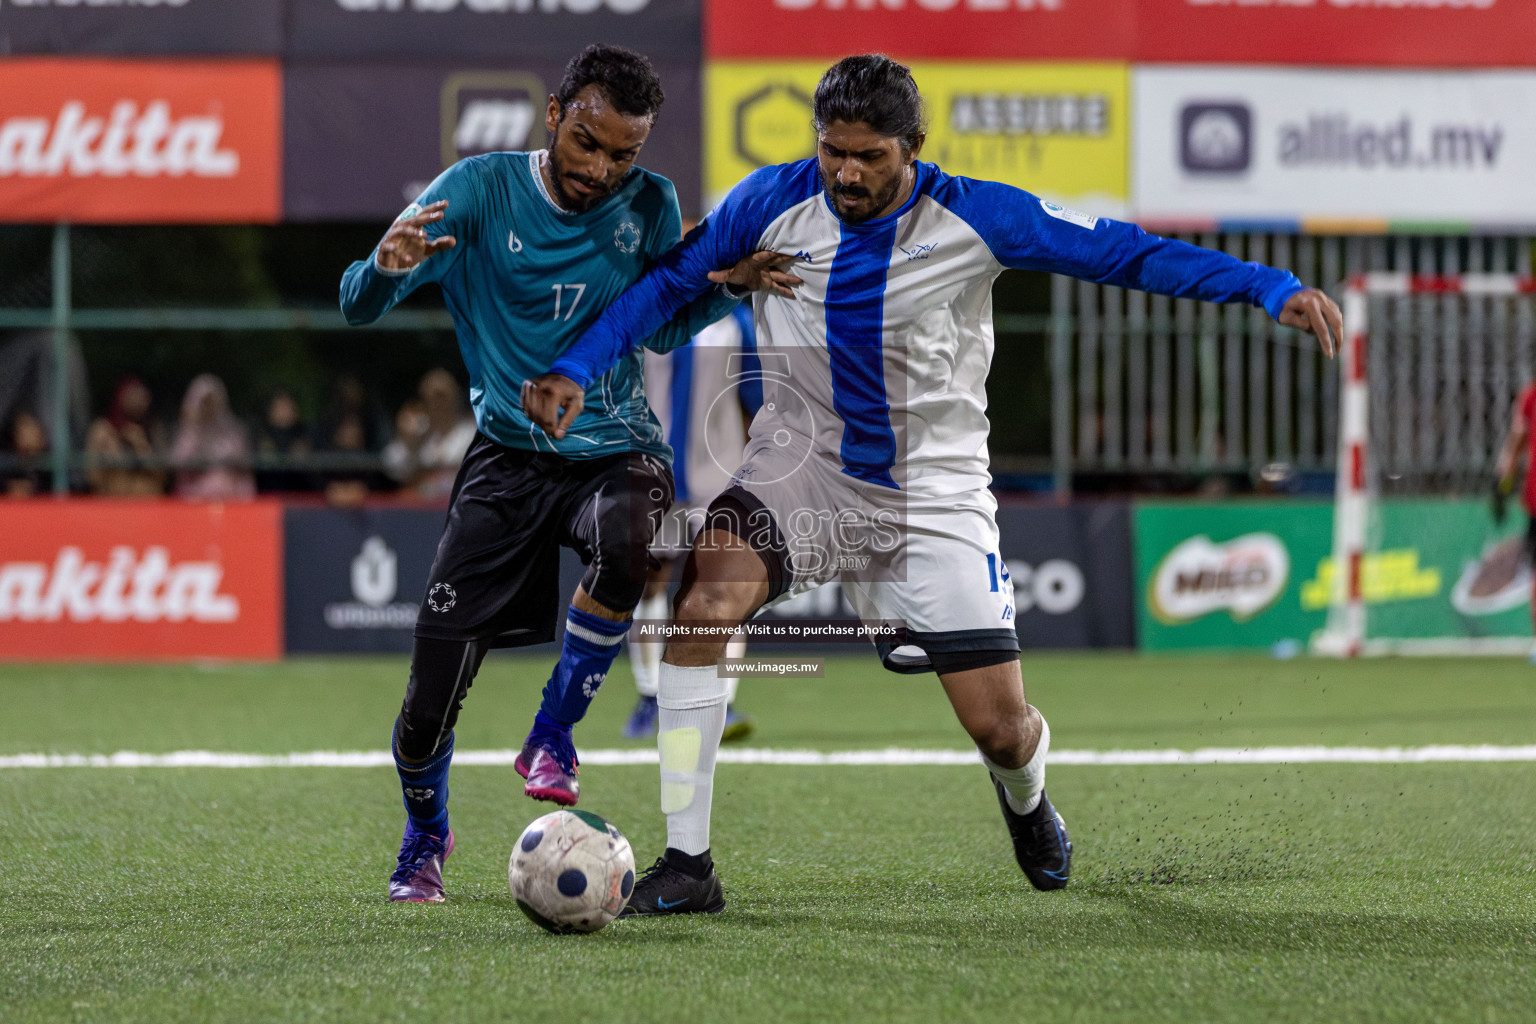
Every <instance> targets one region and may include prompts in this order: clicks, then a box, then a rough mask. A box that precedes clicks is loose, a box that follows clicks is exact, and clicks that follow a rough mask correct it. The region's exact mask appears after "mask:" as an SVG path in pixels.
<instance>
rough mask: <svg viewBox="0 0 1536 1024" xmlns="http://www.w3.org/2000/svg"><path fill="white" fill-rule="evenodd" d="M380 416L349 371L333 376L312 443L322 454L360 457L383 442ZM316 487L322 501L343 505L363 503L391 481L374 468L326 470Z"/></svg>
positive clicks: (388, 486) (385, 488)
mask: <svg viewBox="0 0 1536 1024" xmlns="http://www.w3.org/2000/svg"><path fill="white" fill-rule="evenodd" d="M382 420H383V416H382V415H381V414H380V413H379V411H378V410H377V408H376V407H374V406H373V405H372V403H371V402H370V401H369V396H368V391H367V389H365V388H364V387H363V384H362V382H361V381H360V380H358V379H357V378H356V377H354V376H353V375H352V374H350V373H344V374H342V375H341V376H339V377H337V378H336V382H335V384H333V385H332V387H331V399H330V404H329V405H328V406H327V407H326V410H325V414H324V415H323V416H321V417H320V420H319V422H318V423H316V424H315V430H314V435H313V436H314V446H315V451H316V452H317V453H320V454H323V455H344V456H355V457H357V458H358V459H360V460H361V458H362V457H363V456H367V455H370V454H372V453H374V452H377V451H378V450H379V449H380V448H382V447H383V445H384V437H383V435H384V433H385V432H386V430H387V428H386V427H385V426H384V425H383V423H382ZM316 486H318V487H320V488H322V489H323V490H324V491H325V500H326V501H327V502H329V503H330V504H332V505H336V506H339V507H342V508H354V507H356V506H357V505H360V504H362V502H363V499H364V498H366V497H367V496H368V495H369V493H370V492H372V491H375V490H388V489H390V487H391V481H390V480H389V479H388V478H387V477H385V476H384V475H383V474H382V473H379V472H378V471H377V470H376V469H374V468H363V467H361V466H360V467H358V468H355V469H349V468H341V469H327V470H325V471H324V473H323V474H322V475H321V478H320V480H319V482H318V483H317V484H316Z"/></svg>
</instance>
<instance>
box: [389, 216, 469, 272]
mask: <svg viewBox="0 0 1536 1024" xmlns="http://www.w3.org/2000/svg"><path fill="white" fill-rule="evenodd" d="M447 208H448V200H446V199H439V200H438V201H437V202H435V203H431V204H429V205H427V206H424V207H422V209H421V212H420V213H418V214H416V215H415V216H413V217H401V218H400V219H399V220H397V221H395V222H394V223H393V224H391V225H390V226H389V230H388V231H386V232H384V240H383V241H382V242H380V243H379V256H378V260H379V266H381V267H383V268H384V269H385V270H410V269H411V268H413V267H415V266H418V265H419V264H420V263H421V261H422V260H424V259H426V258H427V257H428V256H431V255H432V254H433V253H435V252H442V251H443V250H444V249H452V248H453V247H454V245H455V244H457V243H456V242H455V240H454V237H453V236H452V235H440V236H438V237H437V238H428V237H427V225H428V224H433V223H436V222H437V221H440V220H442V219H443V211H444V210H446V209H447Z"/></svg>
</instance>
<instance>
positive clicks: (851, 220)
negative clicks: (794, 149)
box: [821, 174, 902, 224]
mask: <svg viewBox="0 0 1536 1024" xmlns="http://www.w3.org/2000/svg"><path fill="white" fill-rule="evenodd" d="M821 183H822V186H823V187H824V188H826V190H827V194H828V195H830V196H831V197H832V208H833V209H834V210H835V211H837V216H838V218H839V219H840V220H842V222H843V223H844V224H863V223H864V222H865V221H868V220H874V218H875V216H876V215H877V214H879V213H881V212H883V211H884V210H885V209H886V208H887V207H889V206H890V205H891V203H892V202H894V201H895V199H896V196H897V194H898V193H900V192H901V184H902V176H901V175H900V174H898V175H896V176H895V177H894V178H892V179H891V182H890V184H889V185H887V186H886V187H885V188H883V189H881V190H880V192H878V193H871V192H870V191H869V189H867V188H865V187H864V186H863V185H840V184H838V182H837V179H836V178H835V177H829V176H828V175H826V174H822V176H821ZM871 195H873V196H874V202H872V203H870V204H869V206H868V209H866V210H863V211H860V212H850V211H848V210H846V209H844V208H843V205H842V203H841V202H839V200H841V199H866V198H868V197H869V196H871Z"/></svg>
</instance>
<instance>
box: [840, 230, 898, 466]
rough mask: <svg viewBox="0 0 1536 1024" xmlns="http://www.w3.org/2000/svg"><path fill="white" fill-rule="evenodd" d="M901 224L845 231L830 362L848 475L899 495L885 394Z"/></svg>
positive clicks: (893, 446)
mask: <svg viewBox="0 0 1536 1024" xmlns="http://www.w3.org/2000/svg"><path fill="white" fill-rule="evenodd" d="M896 221H897V218H896V217H891V218H889V223H886V224H884V225H880V226H877V227H870V226H867V225H866V226H863V227H859V228H850V227H848V225H846V224H844V225H841V227H842V237H841V238H840V239H839V241H838V243H837V253H836V254H835V255H834V256H833V257H832V272H831V276H830V278H829V279H828V281H827V298H826V315H827V354H828V355H829V356H830V357H831V360H832V408H833V409H834V410H836V412H837V415H838V416H839V417H841V418H842V421H843V445H842V453H841V455H842V460H843V472H844V473H847V474H848V475H849V476H851V477H854V478H856V479H859V480H867V481H869V482H870V483H876V484H884V485H885V486H886V487H895V486H896V481H895V480H893V479H892V478H891V469H892V467H894V466H895V465H896V434H895V432H894V431H893V430H892V429H891V404H890V402H889V400H888V399H887V397H886V393H885V356H884V352H883V350H882V349H881V345H880V341H881V327H882V325H883V324H884V321H885V278H886V272H887V271H888V270H889V269H890V264H891V248H892V246H894V245H895V244H896Z"/></svg>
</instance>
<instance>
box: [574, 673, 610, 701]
mask: <svg viewBox="0 0 1536 1024" xmlns="http://www.w3.org/2000/svg"><path fill="white" fill-rule="evenodd" d="M607 678H608V676H607V675H606V674H605V673H602V672H594V673H592V674H591V675H589V676H587V678H585V679H583V680H582V681H581V695H582V696H583V697H585V698H587V700H591V699H592V698H593V697H596V696H597V691H598V688H599V687H601V686H602V685H603V680H604V679H607Z"/></svg>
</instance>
